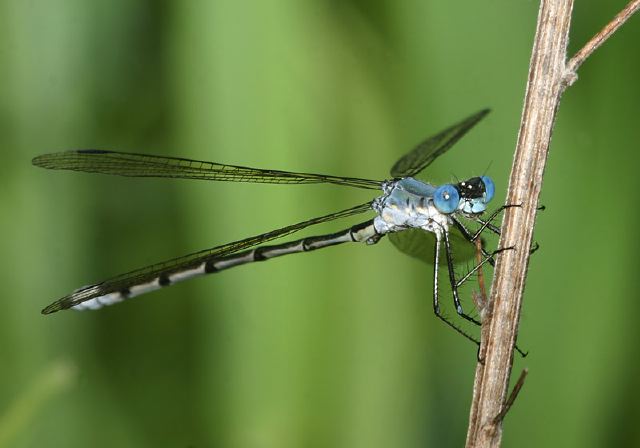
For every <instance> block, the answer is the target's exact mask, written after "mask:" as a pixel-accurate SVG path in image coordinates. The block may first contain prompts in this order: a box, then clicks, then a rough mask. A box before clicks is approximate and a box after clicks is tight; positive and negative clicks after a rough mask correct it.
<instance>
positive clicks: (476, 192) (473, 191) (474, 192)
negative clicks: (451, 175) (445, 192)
mask: <svg viewBox="0 0 640 448" xmlns="http://www.w3.org/2000/svg"><path fill="white" fill-rule="evenodd" d="M455 187H456V190H458V193H460V198H461V199H477V198H481V197H482V196H483V195H484V193H485V188H484V182H482V179H481V178H479V177H472V178H471V179H467V180H463V181H462V182H459V183H458V184H457V185H456V186H455Z"/></svg>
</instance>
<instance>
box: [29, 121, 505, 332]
mask: <svg viewBox="0 0 640 448" xmlns="http://www.w3.org/2000/svg"><path fill="white" fill-rule="evenodd" d="M488 112H489V111H488V110H482V111H480V112H478V113H476V114H474V115H472V116H470V117H468V118H466V119H464V120H462V121H461V122H459V123H457V124H455V125H453V126H451V127H449V128H447V129H445V130H444V131H442V132H440V133H438V134H436V135H434V136H432V137H429V138H428V139H426V140H424V141H423V142H422V143H420V144H419V145H418V146H416V147H415V148H414V149H413V150H412V151H410V152H408V153H407V154H405V155H404V156H403V157H401V158H400V159H399V160H398V161H397V162H396V163H395V165H393V167H392V168H391V176H392V179H390V180H382V181H378V180H369V179H361V178H355V177H339V176H329V175H323V174H309V173H294V172H288V171H279V170H265V169H257V168H248V167H243V166H235V165H224V164H220V163H213V162H202V161H197V160H190V159H183V158H176V157H163V156H153V155H143V154H132V153H123V152H114V151H105V150H99V149H81V150H74V151H66V152H60V153H54V154H45V155H41V156H38V157H36V158H35V159H33V164H34V165H36V166H39V167H43V168H49V169H59V170H72V171H84V172H90V173H103V174H113V175H119V176H131V177H172V178H184V179H204V180H215V181H233V182H254V183H274V184H316V183H331V184H337V185H344V186H348V187H356V188H364V189H374V190H377V189H381V190H382V195H381V196H379V197H377V198H375V199H374V200H373V201H370V202H367V203H365V204H361V205H357V206H355V207H352V208H349V209H346V210H342V211H339V212H337V213H331V214H329V215H325V216H321V217H318V218H313V219H309V220H307V221H302V222H299V223H297V224H293V225H290V226H287V227H284V228H281V229H277V230H273V231H271V232H267V233H263V234H261V235H257V236H252V237H249V238H245V239H243V240H240V241H235V242H232V243H228V244H224V245H222V246H217V247H214V248H212V249H206V250H203V251H199V252H195V253H192V254H189V255H185V256H182V257H178V258H174V259H172V260H168V261H164V262H161V263H157V264H153V265H151V266H147V267H144V268H141V269H137V270H135V271H131V272H128V273H126V274H122V275H119V276H117V277H113V278H110V279H108V280H105V281H103V282H100V283H96V284H93V285H90V286H86V287H83V288H80V289H78V290H76V291H74V292H72V293H71V294H69V295H66V296H64V297H62V298H61V299H59V300H57V301H56V302H54V303H52V304H51V305H49V306H47V307H46V308H44V309H43V310H42V313H43V314H50V313H54V312H56V311H60V310H63V309H68V308H73V309H76V310H83V309H97V308H101V307H103V306H105V305H111V304H113V303H117V302H121V301H123V300H125V299H129V298H132V297H135V296H139V295H141V294H144V293H147V292H150V291H154V290H156V289H159V288H162V287H165V286H169V285H173V284H174V283H178V282H180V281H183V280H187V279H190V278H192V277H196V276H200V275H204V274H211V273H215V272H219V271H222V270H225V269H229V268H232V267H234V266H239V265H242V264H246V263H251V262H254V261H263V260H268V259H271V258H275V257H279V256H282V255H287V254H293V253H298V252H309V251H312V250H316V249H321V248H324V247H329V246H334V245H336V244H342V243H347V242H364V243H367V244H374V243H377V242H378V241H379V240H380V239H381V238H382V237H383V236H384V235H386V234H389V235H390V239H391V240H392V242H393V243H394V244H396V245H397V246H398V247H400V248H401V249H402V250H403V251H405V252H406V251H407V250H408V249H407V245H406V244H405V243H406V240H403V235H404V236H406V235H408V234H409V233H411V232H413V233H415V232H421V233H422V234H424V233H425V232H428V233H430V234H433V235H434V236H435V245H434V247H435V249H434V254H433V264H434V266H435V268H434V273H433V308H434V311H435V314H436V315H437V316H438V317H439V318H440V319H442V320H443V321H444V322H446V323H447V324H448V325H450V326H451V327H453V328H454V329H456V330H457V331H459V332H461V331H460V330H459V329H458V327H457V326H455V325H454V324H453V323H452V322H451V321H450V320H449V319H447V318H446V317H445V316H444V315H443V314H442V313H441V311H440V305H439V297H438V267H439V260H440V255H441V247H442V246H443V247H444V251H445V255H446V263H447V267H448V273H449V275H448V277H449V282H450V284H451V289H452V292H453V301H454V305H455V309H456V312H457V313H458V314H459V315H460V316H462V317H463V318H465V319H467V320H469V321H471V322H474V323H476V324H477V323H478V321H477V320H476V319H475V318H474V317H472V316H470V315H468V314H466V313H465V312H464V311H463V308H462V305H461V304H460V298H459V294H458V288H459V287H460V285H461V284H462V283H463V282H464V281H465V280H467V279H468V278H469V277H470V276H471V275H472V274H473V273H474V272H477V270H478V269H481V267H482V265H483V264H484V263H485V262H487V261H489V262H492V258H491V255H492V254H489V253H488V252H487V251H486V250H484V249H482V253H483V255H484V259H483V260H482V262H481V263H478V264H477V265H476V266H475V267H474V268H473V269H471V270H470V271H469V272H468V273H467V274H466V275H464V276H462V277H461V278H460V279H456V276H455V273H454V265H453V256H452V249H451V240H450V233H449V229H450V228H451V227H455V228H457V229H458V230H459V232H460V233H461V234H462V236H463V237H464V238H465V239H466V240H467V241H469V242H470V243H474V241H476V239H477V238H478V237H479V235H480V233H481V232H482V231H483V230H484V229H485V228H489V229H490V230H491V231H493V232H495V233H497V232H498V230H497V228H496V227H495V226H493V225H491V224H490V221H491V219H493V217H494V216H495V215H496V214H497V213H498V212H499V210H497V211H496V212H494V214H493V215H492V216H491V217H490V219H488V220H486V221H485V220H482V219H481V218H480V216H481V215H482V214H483V213H484V212H485V210H486V207H487V203H488V202H489V201H491V199H492V198H493V196H494V190H495V187H494V183H493V181H492V180H491V179H490V178H489V177H487V176H479V177H473V178H470V179H468V180H465V181H462V182H458V183H455V184H445V185H440V186H436V185H431V184H429V183H425V182H422V181H420V180H417V179H415V178H414V177H413V176H415V175H417V174H418V173H419V172H421V171H422V170H423V169H424V168H425V167H427V166H428V165H429V164H431V163H432V162H433V161H434V160H435V159H436V158H437V157H439V156H440V155H442V154H443V153H444V152H446V151H447V150H448V149H449V148H451V147H452V146H453V145H454V144H455V143H456V142H457V141H458V140H459V139H460V138H461V137H462V136H463V135H464V134H466V133H467V132H468V131H469V130H470V129H471V128H472V127H473V126H475V125H476V124H477V123H478V122H479V121H480V120H481V119H482V118H484V117H485V115H487V113H488ZM366 211H374V212H375V213H376V216H375V217H374V218H373V219H370V220H367V221H365V222H363V223H361V224H358V225H355V226H353V227H350V228H348V229H346V230H343V231H340V232H336V233H332V234H327V235H320V236H313V237H308V238H303V239H299V240H296V241H291V242H287V243H283V244H277V245H261V244H264V243H267V242H269V241H272V240H274V239H276V238H281V237H284V236H286V235H290V234H292V233H295V232H298V231H299V230H302V229H304V228H306V227H309V226H312V225H315V224H320V223H323V222H327V221H332V220H335V219H338V218H344V217H347V216H352V215H356V214H359V213H363V212H366ZM461 218H464V219H467V220H470V221H473V222H476V223H478V224H479V225H480V227H479V229H477V230H476V231H475V232H472V231H471V230H470V229H469V228H468V227H467V226H466V225H465V224H464V223H463V222H462V220H461ZM256 246H258V247H256ZM465 336H466V335H465ZM467 337H468V336H467Z"/></svg>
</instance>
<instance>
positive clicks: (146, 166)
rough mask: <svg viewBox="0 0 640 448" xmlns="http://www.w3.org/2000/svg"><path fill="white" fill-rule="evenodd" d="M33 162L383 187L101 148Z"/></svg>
mask: <svg viewBox="0 0 640 448" xmlns="http://www.w3.org/2000/svg"><path fill="white" fill-rule="evenodd" d="M32 163H33V164H34V165H35V166H39V167H42V168H48V169H54V170H71V171H84V172H87V173H102V174H113V175H117V176H129V177H173V178H180V179H203V180H217V181H230V182H253V183H269V184H317V183H332V184H338V185H346V186H351V187H357V188H365V189H374V190H377V189H379V188H380V184H381V182H379V181H375V180H369V179H359V178H355V177H339V176H328V175H323V174H311V173H293V172H288V171H278V170H264V169H259V168H249V167H244V166H236V165H224V164H221V163H215V162H203V161H200V160H191V159H183V158H178V157H163V156H154V155H146V154H133V153H125V152H115V151H105V150H101V149H79V150H72V151H65V152H57V153H53V154H44V155H41V156H38V157H36V158H34V159H33V161H32Z"/></svg>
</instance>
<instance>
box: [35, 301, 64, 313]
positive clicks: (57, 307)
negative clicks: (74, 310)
mask: <svg viewBox="0 0 640 448" xmlns="http://www.w3.org/2000/svg"><path fill="white" fill-rule="evenodd" d="M63 309H64V308H63V307H62V306H60V303H59V302H53V303H52V304H51V305H48V306H46V307H45V308H43V309H42V311H40V313H42V314H44V315H45V316H46V315H47V314H53V313H55V312H58V311H60V310H63Z"/></svg>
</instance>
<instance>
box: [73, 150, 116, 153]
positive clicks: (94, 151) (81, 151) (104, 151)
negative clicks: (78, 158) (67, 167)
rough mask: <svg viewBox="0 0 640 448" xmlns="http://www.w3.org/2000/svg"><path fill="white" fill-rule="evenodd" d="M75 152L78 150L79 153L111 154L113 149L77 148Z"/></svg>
mask: <svg viewBox="0 0 640 448" xmlns="http://www.w3.org/2000/svg"><path fill="white" fill-rule="evenodd" d="M73 152H77V153H78V154H109V153H112V152H113V151H107V150H106V149H77V150H75V151H73Z"/></svg>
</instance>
